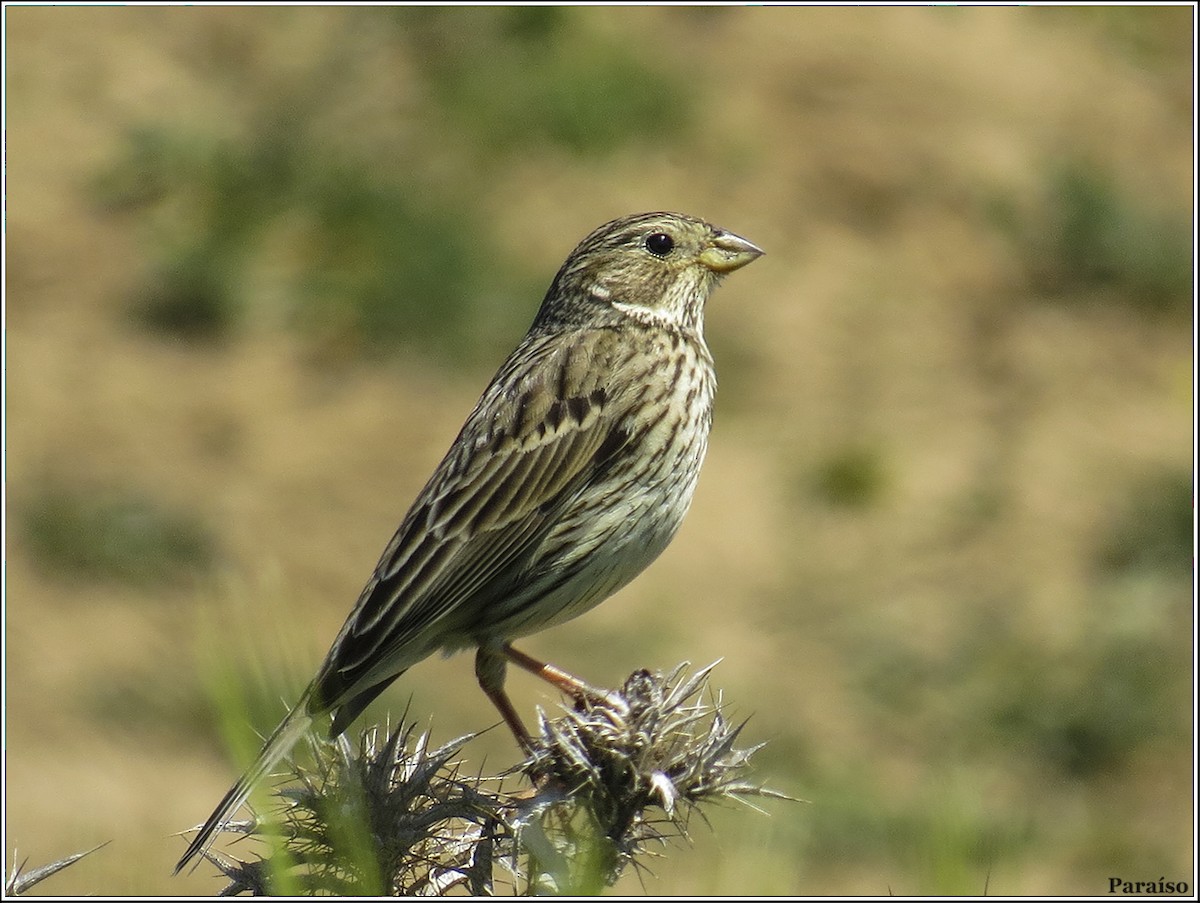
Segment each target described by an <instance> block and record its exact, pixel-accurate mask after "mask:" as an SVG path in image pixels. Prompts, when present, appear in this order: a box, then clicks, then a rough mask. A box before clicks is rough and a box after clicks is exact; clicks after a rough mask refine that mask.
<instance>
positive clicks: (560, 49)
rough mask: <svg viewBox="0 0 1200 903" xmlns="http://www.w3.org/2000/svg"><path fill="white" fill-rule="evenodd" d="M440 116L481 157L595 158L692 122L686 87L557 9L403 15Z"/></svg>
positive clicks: (401, 23)
mask: <svg viewBox="0 0 1200 903" xmlns="http://www.w3.org/2000/svg"><path fill="white" fill-rule="evenodd" d="M396 24H397V27H398V30H399V31H400V32H401V33H402V34H404V35H405V37H406V38H407V39H408V46H409V48H410V50H411V52H412V53H413V56H414V59H416V60H417V61H418V62H419V63H420V65H421V68H422V70H423V72H424V73H425V75H426V76H427V78H428V79H429V82H430V84H431V86H432V88H433V90H434V93H435V96H436V98H437V100H438V106H439V108H441V109H443V110H445V111H446V112H447V114H448V115H449V116H450V117H451V119H452V121H453V123H454V125H455V127H456V128H457V129H458V130H459V131H460V136H461V139H462V140H463V141H465V142H467V143H468V144H469V146H470V147H471V148H472V149H473V153H475V154H478V155H479V156H480V157H481V158H482V159H484V160H487V159H489V158H494V157H495V156H496V154H497V153H499V154H501V155H507V154H512V153H528V152H535V153H537V152H544V151H545V150H546V149H547V148H556V149H558V150H560V151H563V152H565V153H567V154H571V155H580V156H595V155H602V154H605V153H609V152H611V151H614V150H616V149H617V148H619V147H621V146H623V145H625V144H628V143H631V142H637V141H650V140H661V139H670V138H673V137H676V136H678V135H679V133H680V132H681V131H682V130H683V128H684V127H685V125H686V123H687V122H688V121H689V118H690V115H691V114H690V110H691V101H690V98H689V95H688V94H687V92H686V91H685V90H684V83H683V81H682V80H681V79H680V78H679V77H678V76H677V75H676V74H675V73H673V72H671V71H670V70H668V69H667V68H666V67H664V66H660V65H655V64H653V63H651V62H650V58H649V57H648V56H646V55H642V54H638V53H636V52H634V51H633V50H632V49H631V48H630V47H628V46H627V45H625V44H621V43H618V42H617V41H616V40H615V39H613V38H611V37H605V36H602V35H599V34H596V33H594V32H592V31H590V30H589V29H588V28H587V25H586V22H585V20H582V19H581V18H580V17H579V16H577V15H572V14H570V13H568V12H567V11H566V10H563V9H559V8H556V7H494V8H489V9H473V10H470V11H467V10H463V9H456V8H454V7H437V8H435V7H429V8H425V9H422V10H419V11H418V10H411V9H397V10H396Z"/></svg>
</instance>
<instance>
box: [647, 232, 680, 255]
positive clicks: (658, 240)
mask: <svg viewBox="0 0 1200 903" xmlns="http://www.w3.org/2000/svg"><path fill="white" fill-rule="evenodd" d="M646 250H647V251H649V252H650V253H651V254H653V255H654V256H655V257H666V256H667V255H668V254H670V253H671V252H672V251H673V250H675V239H673V238H672V237H671V236H669V235H668V234H667V233H666V232H655V233H653V234H652V235H647V236H646Z"/></svg>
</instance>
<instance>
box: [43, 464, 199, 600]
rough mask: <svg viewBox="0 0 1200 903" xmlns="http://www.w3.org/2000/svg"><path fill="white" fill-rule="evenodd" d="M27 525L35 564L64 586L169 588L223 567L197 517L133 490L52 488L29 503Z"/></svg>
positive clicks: (47, 488)
mask: <svg viewBox="0 0 1200 903" xmlns="http://www.w3.org/2000/svg"><path fill="white" fill-rule="evenodd" d="M24 521H25V532H24V539H25V541H26V543H27V544H28V547H29V550H30V552H31V554H32V555H33V558H34V560H35V561H36V562H37V564H38V565H39V566H40V567H41V568H42V569H43V570H45V571H46V572H47V573H50V574H53V575H54V576H55V577H57V578H60V579H68V580H69V579H93V578H104V579H110V580H116V581H121V582H125V583H131V584H161V583H170V582H173V581H175V580H178V579H179V578H180V577H184V576H194V575H198V574H202V573H204V572H205V571H207V570H208V569H209V568H210V567H212V565H213V563H214V561H215V559H216V549H217V544H216V541H215V539H214V538H213V536H212V535H211V533H210V532H209V530H208V528H207V527H206V526H205V525H204V524H203V523H202V522H201V521H200V520H199V519H198V518H197V517H196V516H195V515H193V514H190V513H188V512H182V511H176V510H173V509H170V508H168V507H166V506H164V505H162V504H161V503H159V502H157V501H155V500H154V499H152V498H150V497H148V496H146V495H145V494H144V493H142V492H140V491H137V490H134V489H103V490H95V489H88V488H74V487H66V486H62V485H57V484H54V483H51V484H48V485H47V486H45V487H44V488H43V489H42V490H41V491H40V492H39V493H38V494H37V495H36V496H35V497H34V498H33V499H32V500H31V501H30V502H29V503H28V507H27V508H26V513H25V517H24Z"/></svg>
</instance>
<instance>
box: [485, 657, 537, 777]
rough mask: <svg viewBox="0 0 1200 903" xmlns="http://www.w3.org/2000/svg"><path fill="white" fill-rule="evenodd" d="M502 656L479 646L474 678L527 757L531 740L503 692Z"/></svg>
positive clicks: (530, 748) (503, 668)
mask: <svg viewBox="0 0 1200 903" xmlns="http://www.w3.org/2000/svg"><path fill="white" fill-rule="evenodd" d="M505 665H506V662H505V660H504V655H503V654H501V653H500V652H498V651H497V650H496V649H494V648H490V647H488V646H480V647H479V651H478V652H476V653H475V677H476V679H477V680H478V681H479V686H480V688H481V689H482V690H483V692H484V693H485V694H487V698H488V699H490V700H491V701H492V705H494V706H495V707H496V709H497V711H499V712H500V716H501V717H502V718H503V719H504V723H505V724H507V725H508V729H509V730H510V731H512V732H513V736H514V737H516V738H517V744H518V745H519V746H520V747H521V750H522V751H523V752H524V753H526V754H527V755H528V754H529V753H530V752H532V751H533V739H532V738H531V737H530V736H529V731H528V730H526V728H525V724H524V723H523V722H522V721H521V716H520V715H518V714H517V710H516V709H515V708H513V704H512V700H511V699H509V698H508V694H507V693H505V692H504V671H505Z"/></svg>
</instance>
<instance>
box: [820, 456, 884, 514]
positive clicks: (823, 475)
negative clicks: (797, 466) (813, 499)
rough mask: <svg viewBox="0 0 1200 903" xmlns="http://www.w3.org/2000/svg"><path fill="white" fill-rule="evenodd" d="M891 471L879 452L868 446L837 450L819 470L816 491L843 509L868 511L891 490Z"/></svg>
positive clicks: (827, 500)
mask: <svg viewBox="0 0 1200 903" xmlns="http://www.w3.org/2000/svg"><path fill="white" fill-rule="evenodd" d="M887 482H888V479H887V472H886V469H885V467H884V463H883V460H882V457H881V455H880V453H879V451H878V450H876V449H874V448H868V447H866V446H853V447H849V446H848V447H844V448H841V449H838V450H836V451H834V452H833V453H832V454H830V455H829V456H828V457H826V458H825V460H824V461H822V462H821V463H820V465H819V466H818V467H817V471H816V474H815V475H814V488H815V489H816V494H817V496H818V497H819V498H821V499H822V500H824V501H825V502H826V503H827V504H829V505H831V506H834V507H839V508H868V507H870V506H871V505H874V504H875V503H877V502H878V501H879V499H880V498H881V497H882V495H883V494H884V492H885V491H886V489H887Z"/></svg>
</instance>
